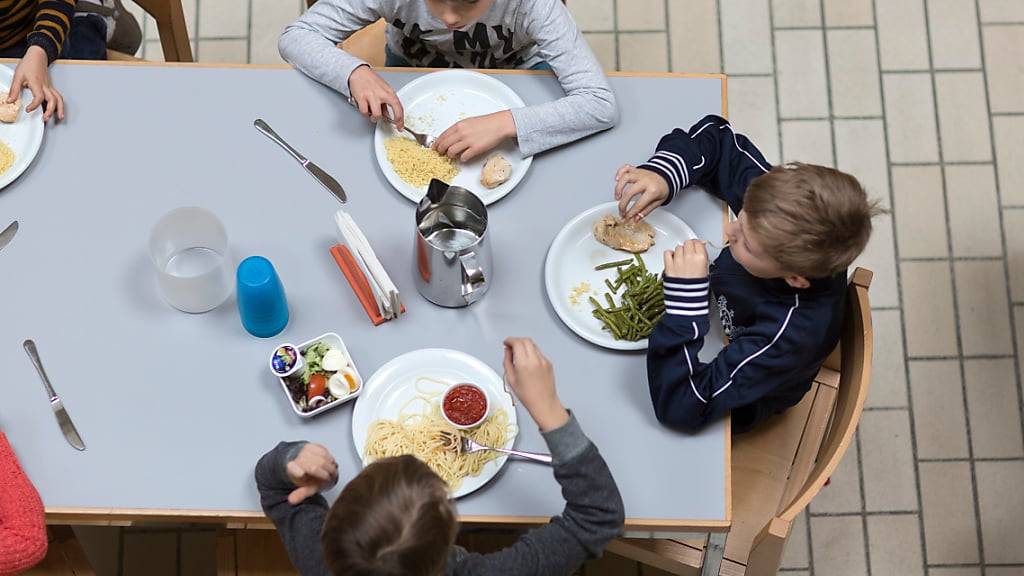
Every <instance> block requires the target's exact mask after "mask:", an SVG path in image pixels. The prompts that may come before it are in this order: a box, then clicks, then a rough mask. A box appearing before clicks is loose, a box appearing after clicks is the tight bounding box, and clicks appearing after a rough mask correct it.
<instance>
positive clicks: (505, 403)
mask: <svg viewBox="0 0 1024 576" xmlns="http://www.w3.org/2000/svg"><path fill="white" fill-rule="evenodd" d="M433 355H446V356H448V357H453V356H454V357H455V358H458V359H459V360H460V361H463V362H465V365H474V364H475V365H477V367H478V368H480V369H482V370H485V371H486V372H487V373H488V376H490V377H491V379H492V381H491V383H490V384H491V386H488V390H489V391H490V390H492V389H493V388H494V387H495V385H496V387H497V389H498V390H499V391H501V396H499V397H500V398H501V401H500V402H496V403H499V404H500V405H501V406H500V407H502V408H505V411H506V412H507V413H508V416H509V423H510V424H512V425H513V426H515V429H516V433H515V435H513V436H512V438H510V439H509V441H508V442H507V443H506V445H505V447H506V448H511V447H513V446H514V445H515V442H516V440H517V439H518V437H519V418H518V415H517V414H516V408H515V404H513V403H512V401H511V397H507V398H506V397H505V392H504V390H503V381H502V379H501V376H499V375H498V373H497V372H496V371H495V370H494V368H492V367H491V366H490V365H489V364H487V363H486V362H484V361H483V360H481V359H479V358H477V357H476V356H473V355H472V354H469V353H466V352H463V351H461V350H455V349H452V348H437V347H435V348H418V349H415V350H409V351H407V352H404V353H402V354H399V355H398V356H395V357H393V358H391V359H390V360H388V361H387V362H385V363H384V364H382V365H381V366H380V367H379V368H377V369H376V370H375V371H374V372H373V374H371V375H370V377H369V378H368V379H366V380H365V381H364V382H363V389H362V393H361V394H360V397H359V398H358V399H357V400H356V402H355V407H354V408H353V410H352V444H353V446H354V447H355V449H356V459H357V460H358V461H359V464H360V466H361V467H362V468H361V469H365V468H366V462H365V461H364V459H363V448H362V447H360V446H359V444H358V442H357V440H356V436H357V427H358V425H359V421H360V420H363V419H364V418H361V417H359V416H358V414H361V413H363V412H365V411H369V415H370V416H371V417H372V416H373V414H374V413H375V412H374V411H375V409H376V406H374V407H369V406H367V405H368V403H369V401H370V399H371V398H372V392H373V390H374V388H376V387H377V386H380V385H381V384H379V383H377V380H380V379H382V378H383V376H381V374H382V373H383V372H385V371H386V370H390V369H393V367H394V366H395V365H396V364H400V363H401V361H403V360H406V361H407V359H408V357H414V356H433ZM363 406H366V407H363ZM361 407H363V408H361ZM370 421H372V418H371V419H370ZM363 428H365V424H364V425H363ZM365 435H366V434H365V430H364V431H363V436H364V437H365ZM507 461H508V455H506V454H502V455H501V456H499V457H498V458H497V459H495V460H494V461H493V462H495V463H497V466H496V467H495V468H494V472H493V473H492V474H491V475H490V476H488V477H486V478H483V480H482V481H481V482H480V484H479V485H477V486H474V487H472V488H470V489H467V488H466V484H467V483H466V481H465V480H463V483H462V485H461V486H459V489H458V490H455V491H453V492H452V493H451V497H452V498H453V499H458V498H462V497H463V496H467V495H469V494H472V493H473V492H476V491H477V490H479V489H481V488H483V487H484V486H486V485H488V484H490V483H491V481H492V480H494V478H495V477H497V476H498V475H499V474H500V473H501V471H502V470H504V468H505V463H506V462H507ZM483 476H485V474H484V473H482V474H480V475H479V476H476V477H475V478H482V477H483Z"/></svg>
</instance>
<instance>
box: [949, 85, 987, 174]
mask: <svg viewBox="0 0 1024 576" xmlns="http://www.w3.org/2000/svg"><path fill="white" fill-rule="evenodd" d="M935 92H936V94H937V98H938V106H939V130H940V133H941V135H942V158H943V159H944V160H945V161H946V162H951V161H952V162H956V161H980V162H987V161H989V160H992V139H991V137H990V135H989V130H988V106H987V105H986V104H985V81H984V79H983V78H982V75H981V72H946V73H938V74H936V75H935Z"/></svg>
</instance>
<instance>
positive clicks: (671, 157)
mask: <svg viewBox="0 0 1024 576" xmlns="http://www.w3.org/2000/svg"><path fill="white" fill-rule="evenodd" d="M638 167H639V168H643V169H645V170H650V171H652V172H655V173H657V174H658V175H659V176H661V177H662V178H664V179H665V181H666V182H668V198H666V199H665V204H668V203H669V202H671V201H672V199H673V198H675V195H676V193H677V192H679V191H680V190H682V189H683V188H686V187H687V186H689V185H690V169H689V167H688V166H687V165H686V160H684V159H683V157H682V156H681V155H679V154H676V153H675V152H672V151H669V150H658V151H657V152H655V153H654V156H651V158H650V159H649V160H647V162H644V163H643V164H641V165H640V166H638Z"/></svg>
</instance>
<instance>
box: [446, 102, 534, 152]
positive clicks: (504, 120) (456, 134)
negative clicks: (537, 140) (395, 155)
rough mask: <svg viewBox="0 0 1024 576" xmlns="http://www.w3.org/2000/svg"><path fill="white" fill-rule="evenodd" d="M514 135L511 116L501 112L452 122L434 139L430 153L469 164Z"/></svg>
mask: <svg viewBox="0 0 1024 576" xmlns="http://www.w3.org/2000/svg"><path fill="white" fill-rule="evenodd" d="M515 135H516V122H515V120H513V119H512V113H511V112H509V111H508V110H502V111H501V112H495V113H493V114H487V115H485V116H476V117H473V118H466V119H465V120H460V121H458V122H456V123H455V124H454V125H453V126H451V127H450V128H448V129H447V130H445V131H444V132H442V133H441V135H440V136H438V137H437V141H436V142H434V150H437V151H438V153H440V154H444V155H446V156H448V157H449V158H456V159H459V160H461V161H463V162H469V161H470V160H472V159H473V158H476V157H477V156H479V155H481V154H483V153H485V152H488V151H490V150H493V149H494V148H495V147H497V146H498V145H499V144H501V143H502V142H504V141H505V140H507V139H509V138H512V137H514V136H515Z"/></svg>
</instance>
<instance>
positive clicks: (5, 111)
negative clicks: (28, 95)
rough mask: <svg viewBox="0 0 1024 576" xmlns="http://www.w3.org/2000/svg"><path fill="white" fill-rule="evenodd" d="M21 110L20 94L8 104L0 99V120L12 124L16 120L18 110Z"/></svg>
mask: <svg viewBox="0 0 1024 576" xmlns="http://www.w3.org/2000/svg"><path fill="white" fill-rule="evenodd" d="M19 110H21V96H18V99H17V100H15V101H14V102H11V103H10V104H8V103H6V102H3V101H0V122H3V123H5V124H14V123H15V122H16V121H17V120H18V111H19Z"/></svg>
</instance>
